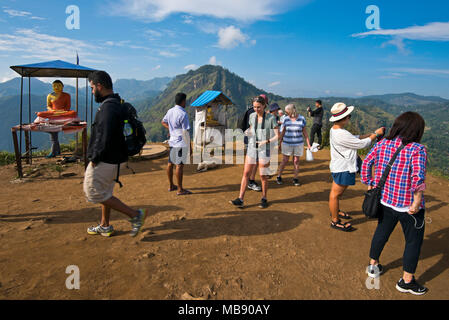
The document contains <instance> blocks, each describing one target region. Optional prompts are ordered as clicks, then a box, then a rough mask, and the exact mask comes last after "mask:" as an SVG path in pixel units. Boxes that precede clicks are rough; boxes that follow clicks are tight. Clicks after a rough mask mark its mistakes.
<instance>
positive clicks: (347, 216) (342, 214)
mask: <svg viewBox="0 0 449 320" xmlns="http://www.w3.org/2000/svg"><path fill="white" fill-rule="evenodd" d="M338 216H339V217H340V218H342V219H346V220H350V219H352V217H351V216H350V215H349V214H347V213H346V212H343V211H340V212H338Z"/></svg>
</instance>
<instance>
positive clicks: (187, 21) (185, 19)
mask: <svg viewBox="0 0 449 320" xmlns="http://www.w3.org/2000/svg"><path fill="white" fill-rule="evenodd" d="M182 19H183V20H182V22H183V23H185V24H192V23H193V17H192V16H188V15H184V16H182Z"/></svg>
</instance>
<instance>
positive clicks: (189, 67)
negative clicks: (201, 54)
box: [184, 64, 198, 70]
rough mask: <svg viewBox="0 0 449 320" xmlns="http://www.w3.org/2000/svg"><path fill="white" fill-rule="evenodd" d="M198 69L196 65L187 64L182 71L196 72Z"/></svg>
mask: <svg viewBox="0 0 449 320" xmlns="http://www.w3.org/2000/svg"><path fill="white" fill-rule="evenodd" d="M196 69H198V66H197V65H196V64H189V65H187V66H185V67H184V70H196Z"/></svg>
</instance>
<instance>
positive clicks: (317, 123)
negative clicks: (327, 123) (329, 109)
mask: <svg viewBox="0 0 449 320" xmlns="http://www.w3.org/2000/svg"><path fill="white" fill-rule="evenodd" d="M315 106H316V109H315V110H313V111H312V109H311V108H310V107H308V108H307V111H308V113H309V117H313V125H312V129H311V130H310V145H313V142H314V141H315V133H316V135H317V137H318V144H319V147H318V149H321V148H322V147H323V146H322V145H321V143H322V142H323V138H322V136H321V128H322V127H323V114H324V110H323V107H322V104H321V100H317V101H315Z"/></svg>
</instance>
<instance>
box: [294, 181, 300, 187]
mask: <svg viewBox="0 0 449 320" xmlns="http://www.w3.org/2000/svg"><path fill="white" fill-rule="evenodd" d="M293 184H294V185H295V186H297V187H299V186H300V185H301V183H299V180H298V179H293Z"/></svg>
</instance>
